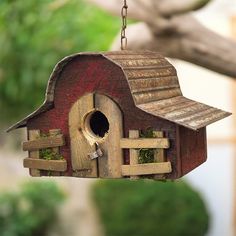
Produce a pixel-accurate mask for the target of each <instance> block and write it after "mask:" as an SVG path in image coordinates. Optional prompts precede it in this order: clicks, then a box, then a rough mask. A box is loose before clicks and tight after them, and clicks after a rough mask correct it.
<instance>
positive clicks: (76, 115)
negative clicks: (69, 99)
mask: <svg viewBox="0 0 236 236" xmlns="http://www.w3.org/2000/svg"><path fill="white" fill-rule="evenodd" d="M93 109H94V97H93V94H92V93H89V94H87V95H85V96H83V97H81V98H79V99H78V100H77V101H76V102H75V103H74V105H73V106H72V108H71V110H70V112H69V131H70V144H71V161H72V168H73V170H74V171H75V172H76V173H77V175H78V176H81V177H97V160H96V159H94V160H91V159H90V158H89V153H93V152H94V151H95V144H90V143H89V142H88V140H87V139H86V137H85V136H84V133H83V126H84V117H85V115H86V114H88V113H89V112H91V111H92V110H93ZM83 170H84V172H83Z"/></svg>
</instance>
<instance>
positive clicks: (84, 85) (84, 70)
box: [27, 55, 178, 178]
mask: <svg viewBox="0 0 236 236" xmlns="http://www.w3.org/2000/svg"><path fill="white" fill-rule="evenodd" d="M91 92H97V93H101V94H104V95H107V96H109V97H110V98H112V99H113V100H114V101H115V102H116V103H117V104H118V105H119V107H120V109H121V111H122V113H123V119H124V134H125V136H126V137H128V132H129V130H131V129H139V130H140V129H146V128H148V127H152V128H154V129H155V130H160V131H164V133H165V136H166V137H168V138H169V139H170V142H171V147H170V149H168V151H167V159H168V160H170V161H171V162H172V163H173V164H172V166H173V169H174V170H173V173H172V174H171V176H170V177H172V178H175V177H176V176H177V175H178V173H177V169H176V168H175V167H176V166H177V164H178V163H177V155H176V141H175V140H176V125H175V124H173V123H171V122H167V121H165V120H162V119H157V118H156V117H154V116H152V115H149V114H147V113H145V112H143V111H141V110H140V109H138V108H136V106H135V105H134V102H133V98H132V96H131V94H130V90H129V85H128V82H127V80H126V78H125V77H124V74H123V72H122V70H121V69H120V68H119V67H118V66H117V65H115V64H114V63H112V62H110V61H109V60H107V59H105V58H104V57H102V56H96V55H94V56H84V55H83V56H79V57H77V58H75V59H74V60H72V61H71V62H70V63H69V64H68V65H66V66H65V68H64V70H63V71H62V73H61V75H60V76H59V78H58V79H57V84H56V89H55V98H54V108H53V109H51V110H50V111H47V112H45V113H43V114H40V115H39V116H38V117H34V118H33V119H31V120H30V121H29V122H28V124H27V127H28V129H40V130H41V131H43V132H48V130H49V129H58V128H59V129H61V130H62V133H63V134H64V135H65V138H66V143H67V145H66V146H64V147H61V153H62V155H63V156H64V157H65V159H67V161H68V166H69V169H68V172H67V175H72V168H71V161H70V139H69V128H68V113H69V111H70V109H71V107H72V105H73V104H74V102H76V100H77V99H78V98H79V97H81V96H83V95H84V94H86V93H91ZM127 157H128V153H127V152H126V158H125V162H126V163H128V161H129V160H128V158H127Z"/></svg>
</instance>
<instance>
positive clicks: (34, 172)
mask: <svg viewBox="0 0 236 236" xmlns="http://www.w3.org/2000/svg"><path fill="white" fill-rule="evenodd" d="M28 136H29V140H32V141H33V140H35V139H38V138H40V130H29V131H28ZM29 158H32V159H39V150H37V151H29ZM30 174H31V176H34V177H39V176H40V170H38V169H37V168H32V169H30Z"/></svg>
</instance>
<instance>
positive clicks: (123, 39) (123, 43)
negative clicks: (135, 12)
mask: <svg viewBox="0 0 236 236" xmlns="http://www.w3.org/2000/svg"><path fill="white" fill-rule="evenodd" d="M127 14H128V5H127V0H124V5H123V7H122V9H121V19H122V27H121V34H120V44H121V47H120V48H121V50H125V49H126V48H127V43H128V40H127V37H126V32H125V30H126V28H127Z"/></svg>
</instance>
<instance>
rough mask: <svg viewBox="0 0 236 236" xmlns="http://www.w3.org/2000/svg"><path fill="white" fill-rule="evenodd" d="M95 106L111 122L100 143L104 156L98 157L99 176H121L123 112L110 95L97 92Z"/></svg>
mask: <svg viewBox="0 0 236 236" xmlns="http://www.w3.org/2000/svg"><path fill="white" fill-rule="evenodd" d="M95 108H96V109H98V110H99V111H101V112H102V113H103V114H104V115H105V116H106V118H107V119H108V122H109V131H108V134H107V137H106V138H105V139H104V141H102V142H101V143H99V145H100V146H101V149H102V151H103V156H102V157H100V158H98V167H99V177H101V178H121V177H122V175H121V165H122V164H123V152H122V149H121V148H120V146H119V140H120V139H121V137H123V125H122V113H121V111H120V109H119V107H118V106H117V104H116V103H115V102H114V101H112V100H111V99H110V98H109V97H107V96H104V95H101V94H95Z"/></svg>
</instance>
